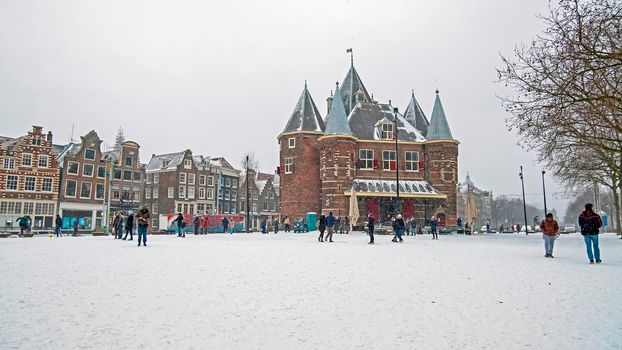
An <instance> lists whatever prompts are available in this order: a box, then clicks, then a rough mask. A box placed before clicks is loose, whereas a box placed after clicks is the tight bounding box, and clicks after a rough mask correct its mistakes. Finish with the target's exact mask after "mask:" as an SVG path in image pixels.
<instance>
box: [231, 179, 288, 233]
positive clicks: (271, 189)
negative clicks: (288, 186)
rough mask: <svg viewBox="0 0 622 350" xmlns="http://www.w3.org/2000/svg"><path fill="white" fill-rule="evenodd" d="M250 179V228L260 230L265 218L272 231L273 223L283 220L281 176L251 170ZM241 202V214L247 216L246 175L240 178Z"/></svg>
mask: <svg viewBox="0 0 622 350" xmlns="http://www.w3.org/2000/svg"><path fill="white" fill-rule="evenodd" d="M248 178H249V182H248V183H249V186H248V192H249V199H248V203H249V215H250V218H251V220H250V227H251V228H252V229H255V230H256V229H259V227H260V218H261V217H265V218H266V220H267V222H268V226H269V228H270V230H272V229H273V228H272V222H273V221H274V220H279V222H280V220H281V218H280V214H281V213H280V208H279V176H278V175H272V174H266V173H262V172H256V171H255V170H252V169H250V170H249V172H248ZM239 197H240V201H239V205H238V207H239V208H240V214H242V215H244V216H246V202H247V201H246V174H243V175H242V176H241V177H240V195H239Z"/></svg>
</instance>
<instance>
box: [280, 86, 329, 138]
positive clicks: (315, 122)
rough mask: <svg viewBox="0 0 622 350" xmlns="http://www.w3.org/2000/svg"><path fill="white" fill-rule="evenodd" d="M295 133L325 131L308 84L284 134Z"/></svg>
mask: <svg viewBox="0 0 622 350" xmlns="http://www.w3.org/2000/svg"><path fill="white" fill-rule="evenodd" d="M295 131H316V132H322V131H324V121H323V120H322V116H321V115H320V112H319V111H318V109H317V106H316V105H315V102H314V101H313V98H312V97H311V94H310V93H309V90H308V89H307V83H306V82H305V87H304V89H303V90H302V94H301V95H300V98H299V99H298V103H296V107H294V111H293V112H292V115H291V116H290V117H289V121H288V122H287V125H286V126H285V130H283V132H284V133H286V132H295Z"/></svg>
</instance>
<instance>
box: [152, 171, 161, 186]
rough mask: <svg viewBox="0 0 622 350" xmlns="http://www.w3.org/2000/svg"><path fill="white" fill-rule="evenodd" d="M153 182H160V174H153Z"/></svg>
mask: <svg viewBox="0 0 622 350" xmlns="http://www.w3.org/2000/svg"><path fill="white" fill-rule="evenodd" d="M153 183H154V184H157V183H160V174H158V173H154V174H153Z"/></svg>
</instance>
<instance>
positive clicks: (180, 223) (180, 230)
mask: <svg viewBox="0 0 622 350" xmlns="http://www.w3.org/2000/svg"><path fill="white" fill-rule="evenodd" d="M173 222H174V223H176V224H177V237H184V238H185V237H186V233H185V232H184V216H183V214H182V213H178V214H177V217H176V218H175V220H173Z"/></svg>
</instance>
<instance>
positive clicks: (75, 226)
mask: <svg viewBox="0 0 622 350" xmlns="http://www.w3.org/2000/svg"><path fill="white" fill-rule="evenodd" d="M79 228H80V222H79V221H78V218H76V220H75V221H74V222H73V235H72V236H74V237H78V229H79Z"/></svg>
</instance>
